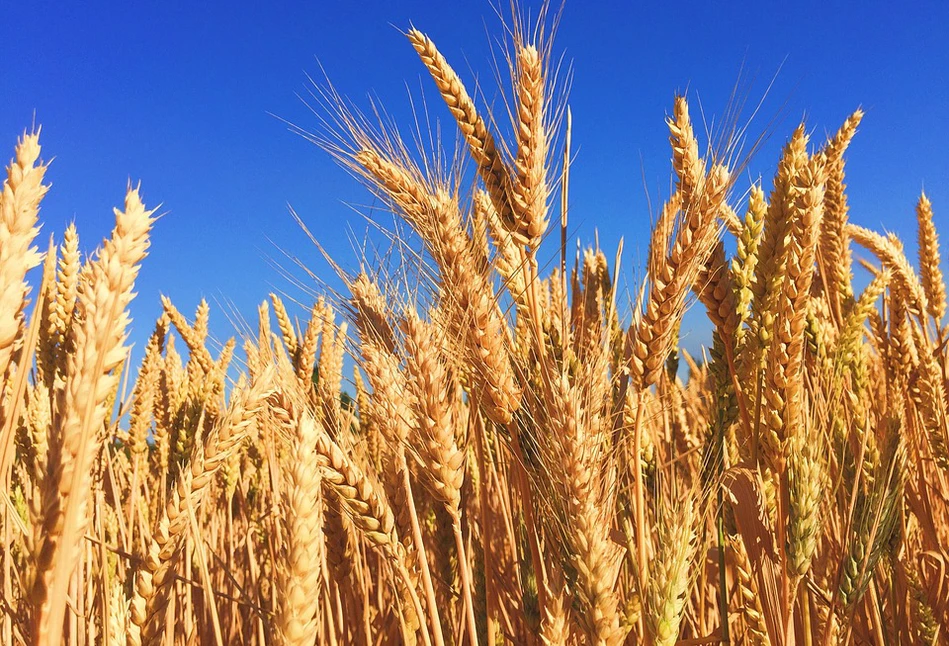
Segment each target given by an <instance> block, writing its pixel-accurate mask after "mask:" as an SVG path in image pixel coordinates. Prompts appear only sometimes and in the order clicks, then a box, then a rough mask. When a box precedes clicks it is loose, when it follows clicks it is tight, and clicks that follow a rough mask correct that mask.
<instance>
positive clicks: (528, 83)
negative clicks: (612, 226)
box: [511, 45, 549, 249]
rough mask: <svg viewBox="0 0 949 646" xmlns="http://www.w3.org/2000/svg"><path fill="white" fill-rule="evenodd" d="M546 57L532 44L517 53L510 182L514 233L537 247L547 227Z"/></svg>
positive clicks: (532, 247)
mask: <svg viewBox="0 0 949 646" xmlns="http://www.w3.org/2000/svg"><path fill="white" fill-rule="evenodd" d="M543 65H544V61H543V59H542V58H541V56H540V54H539V53H538V52H537V49H536V48H535V47H534V46H533V45H528V46H526V47H521V48H520V50H519V51H518V53H517V69H518V72H519V78H518V88H517V89H518V109H517V158H516V159H515V160H514V168H515V175H516V179H515V181H514V182H513V183H512V184H511V188H512V190H511V197H512V200H511V203H512V205H513V207H514V208H513V210H514V219H515V225H514V226H515V228H514V230H513V231H511V233H512V234H513V235H514V236H515V237H517V238H518V239H526V240H527V243H528V245H529V246H530V248H531V249H536V248H537V247H538V245H539V244H540V240H541V238H542V237H543V235H544V232H545V231H546V230H547V222H548V216H547V199H548V192H549V188H548V186H547V163H548V156H547V147H548V133H547V128H546V126H547V124H546V123H545V120H546V118H547V115H546V114H545V110H546V103H545V96H544V90H545V87H544V83H545V79H544V67H543Z"/></svg>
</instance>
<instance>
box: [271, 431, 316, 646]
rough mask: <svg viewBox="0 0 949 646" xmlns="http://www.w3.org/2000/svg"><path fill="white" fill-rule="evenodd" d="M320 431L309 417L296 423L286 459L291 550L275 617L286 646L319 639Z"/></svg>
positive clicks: (283, 565) (285, 562) (280, 571)
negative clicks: (315, 449) (318, 450)
mask: <svg viewBox="0 0 949 646" xmlns="http://www.w3.org/2000/svg"><path fill="white" fill-rule="evenodd" d="M319 432H320V430H319V429H318V427H317V424H316V421H315V420H314V419H313V418H312V417H311V416H309V415H308V414H304V415H303V416H302V417H301V418H300V419H299V420H297V421H296V428H295V433H294V435H293V437H292V438H291V448H290V450H289V451H288V452H287V455H286V458H285V459H286V466H285V467H284V468H285V469H286V470H287V475H288V478H287V488H286V493H285V498H284V505H285V511H284V518H285V519H286V521H285V522H286V525H287V528H286V529H287V543H288V545H287V550H286V552H285V553H283V554H282V555H281V563H280V564H279V568H278V570H277V583H278V586H279V590H280V591H281V595H280V598H279V599H278V603H279V605H278V607H277V612H276V617H275V628H276V635H277V637H278V639H279V640H280V643H282V644H285V645H286V646H291V645H300V646H303V645H305V644H312V643H313V642H314V641H315V640H316V639H317V636H318V634H319V625H318V623H317V611H318V608H319V605H320V575H321V571H320V563H321V558H322V557H321V553H320V552H321V549H322V544H323V539H322V531H323V530H322V506H323V503H322V496H321V485H320V469H319V466H320V460H319V456H318V454H317V453H316V452H315V451H314V448H315V447H316V442H317V438H318V436H319Z"/></svg>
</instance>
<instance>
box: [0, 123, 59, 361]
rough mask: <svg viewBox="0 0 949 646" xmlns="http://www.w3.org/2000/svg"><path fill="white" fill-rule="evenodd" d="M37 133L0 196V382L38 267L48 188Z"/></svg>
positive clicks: (21, 144) (22, 146)
mask: <svg viewBox="0 0 949 646" xmlns="http://www.w3.org/2000/svg"><path fill="white" fill-rule="evenodd" d="M39 156H40V144H39V132H38V131H37V132H35V133H32V134H29V135H27V134H24V135H23V137H21V138H20V140H19V141H18V142H17V146H16V156H15V158H14V159H13V160H12V161H11V162H10V165H9V166H7V178H6V180H4V182H3V192H2V193H0V379H4V377H5V375H6V372H7V367H8V366H9V364H10V360H11V357H12V355H13V349H14V347H13V346H14V342H15V341H16V338H17V335H18V334H19V331H20V324H21V312H22V310H23V307H24V305H25V303H24V300H25V299H26V296H27V294H28V293H29V285H28V284H27V283H26V282H25V277H26V273H27V271H29V270H30V269H32V268H33V267H36V266H37V265H39V264H40V259H41V257H40V254H39V252H38V251H37V249H36V247H33V246H32V244H33V239H34V238H35V237H36V234H37V233H38V232H39V228H38V227H37V226H36V223H37V218H38V217H39V206H40V201H41V200H42V199H43V196H44V195H46V191H47V190H49V185H47V184H43V177H44V176H45V175H46V169H47V165H44V164H43V163H41V162H38V160H39Z"/></svg>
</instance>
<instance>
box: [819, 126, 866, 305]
mask: <svg viewBox="0 0 949 646" xmlns="http://www.w3.org/2000/svg"><path fill="white" fill-rule="evenodd" d="M862 119H863V111H862V110H857V111H856V112H854V113H853V114H852V115H850V116H849V117H848V118H847V120H846V121H844V123H843V125H842V126H841V127H840V130H838V131H837V134H836V135H834V137H833V138H831V139H830V141H828V142H827V144H826V145H825V146H824V156H825V157H826V166H825V167H826V172H827V182H826V191H825V192H824V217H823V220H822V221H821V231H820V243H819V246H818V254H819V263H820V266H821V268H822V269H823V272H822V274H821V280H822V281H826V282H827V285H826V292H827V294H828V295H829V297H830V298H831V299H832V300H833V302H834V305H835V307H836V308H837V309H838V310H839V309H840V307H841V305H842V304H843V303H840V302H839V301H840V299H843V300H844V301H846V300H847V299H849V298H851V297H852V296H853V287H852V286H851V280H852V279H853V276H852V269H851V264H852V260H851V252H850V239H849V237H848V235H847V228H846V227H847V218H848V213H849V206H848V205H847V194H846V188H847V187H846V185H845V184H844V152H846V150H847V147H848V146H849V145H850V141H851V140H852V139H853V136H854V134H855V133H856V131H857V127H858V126H859V125H860V122H861V120H862Z"/></svg>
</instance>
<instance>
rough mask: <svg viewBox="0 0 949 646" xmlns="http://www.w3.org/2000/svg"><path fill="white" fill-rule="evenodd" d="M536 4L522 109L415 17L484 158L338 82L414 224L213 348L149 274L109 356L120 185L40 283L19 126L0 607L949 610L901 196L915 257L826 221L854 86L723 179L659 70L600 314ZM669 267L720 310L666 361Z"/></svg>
mask: <svg viewBox="0 0 949 646" xmlns="http://www.w3.org/2000/svg"><path fill="white" fill-rule="evenodd" d="M535 34H536V36H537V39H536V40H532V39H531V38H530V37H528V36H519V37H515V38H514V39H513V41H512V43H511V47H512V50H513V53H512V55H511V56H510V57H509V59H508V60H509V63H510V67H511V72H512V78H513V81H514V89H515V94H514V96H513V97H512V98H511V100H510V101H511V105H512V106H513V109H512V110H510V114H511V115H512V116H513V119H514V121H515V123H514V126H515V127H514V128H513V129H512V132H513V140H511V141H502V139H501V138H500V136H498V135H492V131H495V132H497V122H496V121H495V120H493V119H490V118H488V117H486V116H485V114H484V113H480V112H479V110H478V108H477V107H476V104H475V101H474V100H473V99H472V96H471V94H469V93H468V92H467V91H466V89H465V86H464V85H463V83H462V80H461V78H460V77H459V76H458V74H456V72H455V71H454V70H453V69H452V68H451V67H450V66H449V64H448V62H447V61H446V60H445V58H444V57H443V56H442V55H441V54H440V53H439V51H438V49H437V48H436V46H435V44H434V43H433V42H432V40H431V39H429V38H428V37H427V36H425V35H424V34H422V33H421V32H419V31H417V30H415V29H412V30H410V31H409V32H408V34H407V35H408V39H409V41H410V43H411V45H412V46H413V47H414V48H415V50H416V51H417V52H418V55H419V57H420V58H421V62H422V64H423V65H424V66H425V68H427V70H428V72H430V73H431V77H432V79H433V80H434V82H435V85H436V87H437V89H438V92H439V93H440V94H441V96H442V97H443V98H444V100H445V102H446V103H447V105H448V107H449V109H450V111H451V114H452V116H453V117H454V118H455V120H457V124H458V127H459V129H460V131H461V139H460V140H461V141H462V142H463V145H464V147H465V148H466V149H467V152H468V153H470V156H471V158H472V160H473V162H474V164H473V168H474V170H475V171H476V173H477V177H476V178H471V177H470V175H467V176H466V175H465V174H464V173H463V172H462V168H463V167H462V166H460V165H458V164H449V165H448V166H450V167H449V168H444V167H443V165H440V164H435V163H422V164H420V163H417V162H415V161H413V157H412V156H411V155H409V154H408V153H407V152H406V148H405V146H404V145H403V144H402V143H401V141H400V140H399V139H398V138H397V137H396V136H395V134H394V133H393V132H392V131H391V130H390V131H387V132H384V133H381V134H380V131H379V130H372V129H370V128H368V127H366V126H365V124H366V123H367V120H365V119H362V118H359V117H357V116H354V114H353V113H352V112H348V111H346V110H340V111H339V112H337V113H336V114H337V116H339V117H340V118H339V119H337V120H336V122H335V123H336V124H337V125H338V126H340V127H339V128H338V129H337V130H336V132H335V135H336V136H337V138H336V139H333V140H332V141H333V142H335V143H332V144H330V145H329V147H330V149H331V151H332V152H333V153H334V154H335V155H336V156H337V157H338V158H339V159H340V160H341V161H342V162H343V163H344V164H345V165H346V166H347V167H348V168H349V169H350V170H352V171H354V172H355V173H357V174H358V175H360V176H361V177H362V178H363V179H364V180H365V181H366V183H367V184H368V186H369V187H370V188H371V189H372V190H373V191H374V192H375V194H376V195H377V196H378V197H379V198H381V199H382V200H383V201H384V202H385V203H386V204H387V205H388V206H390V207H391V209H392V210H393V211H394V212H395V213H396V214H397V215H398V216H399V217H400V218H402V220H404V222H405V223H407V224H408V225H409V227H410V229H411V230H410V231H409V230H407V231H406V232H404V233H403V234H401V236H400V237H399V238H398V239H397V240H396V244H397V246H402V248H403V249H406V250H408V249H410V248H411V240H415V241H416V242H418V246H416V247H415V250H416V251H417V253H415V255H413V254H412V253H410V252H407V253H405V254H404V255H402V256H400V257H401V258H402V260H403V261H404V262H403V266H402V269H401V270H400V269H399V268H398V267H397V268H396V269H392V268H391V267H390V268H389V269H387V270H386V271H383V268H382V265H381V264H375V265H373V264H367V266H370V267H371V266H374V267H375V268H376V269H375V270H371V269H370V270H366V271H364V272H361V273H359V274H357V275H345V276H344V278H345V282H346V284H347V287H348V292H349V293H348V294H347V295H345V296H338V297H337V298H329V297H328V298H326V299H321V300H319V301H318V302H317V303H316V304H315V305H313V307H312V310H311V311H310V312H309V316H308V317H306V318H304V319H303V320H302V321H301V322H297V321H295V320H294V318H293V317H292V316H291V314H290V313H289V312H288V311H287V308H286V307H285V305H284V303H283V302H282V300H281V299H280V298H279V297H277V296H275V295H271V297H270V303H271V305H268V304H267V303H264V304H263V305H261V307H260V310H259V333H257V334H256V335H248V338H246V339H245V340H244V343H243V350H244V353H245V355H246V361H244V362H242V363H241V365H240V366H237V365H235V364H236V363H237V362H235V361H233V360H232V358H233V356H234V350H235V345H236V343H235V342H234V341H233V340H232V341H230V342H228V343H226V344H224V345H223V349H222V348H221V347H220V346H214V345H213V344H209V341H208V316H209V308H208V306H207V304H206V303H204V302H202V303H201V304H200V305H199V306H198V309H197V312H196V314H195V315H194V319H193V321H189V320H188V319H187V318H186V317H185V316H184V315H183V314H182V313H181V312H179V310H178V309H176V307H175V306H174V305H173V304H172V303H171V302H170V301H168V300H165V301H164V302H163V305H164V313H163V315H162V317H161V318H160V320H159V321H158V322H157V324H156V325H155V329H154V333H153V334H152V335H151V337H150V338H149V341H148V344H147V346H146V348H145V352H144V360H143V361H142V365H141V366H140V368H139V369H138V372H137V373H133V372H132V371H131V370H130V369H129V366H128V365H127V360H126V357H127V356H128V348H127V345H126V334H127V326H128V323H129V316H128V307H129V303H130V301H131V299H132V297H133V296H134V294H133V283H134V281H135V278H136V274H137V272H138V268H139V266H140V264H141V262H142V260H143V258H144V257H145V255H146V250H147V248H148V239H149V230H150V227H151V226H152V223H153V218H152V212H151V211H149V210H147V209H146V207H145V206H144V204H143V202H142V199H141V197H140V194H139V192H138V190H137V189H132V188H130V189H129V190H128V192H127V194H126V197H125V208H124V210H118V209H117V210H116V212H115V228H114V230H113V232H112V235H111V237H110V238H109V239H108V240H106V241H105V242H103V244H102V246H101V247H100V248H99V250H98V251H97V252H96V253H94V254H92V255H89V256H87V257H86V258H85V259H83V258H82V257H81V254H80V251H79V249H80V247H79V238H78V236H77V233H76V229H75V228H74V227H70V228H69V229H67V230H66V232H65V235H64V237H63V241H62V243H61V245H60V246H59V248H58V249H57V248H56V247H55V246H54V245H53V244H52V243H51V244H50V248H49V250H48V251H47V252H46V254H45V265H44V268H43V273H42V279H41V281H40V282H39V288H38V289H33V290H31V288H30V286H29V283H28V282H27V274H28V273H29V271H30V270H31V269H32V268H35V267H38V266H39V265H41V264H43V258H44V256H43V254H41V253H39V252H38V250H37V249H36V247H35V246H33V245H34V244H35V242H36V236H37V234H38V226H37V219H38V211H39V206H40V202H41V200H42V198H43V196H44V194H45V192H46V190H47V185H46V184H44V173H45V172H46V169H47V166H46V165H44V164H43V163H42V162H41V161H40V147H39V139H38V133H35V134H27V135H24V137H23V138H22V139H21V140H20V141H19V143H18V145H17V147H16V153H15V158H14V159H13V161H12V162H11V163H10V165H9V167H8V169H7V178H6V180H5V182H4V184H3V192H2V196H0V378H2V383H0V387H2V390H0V432H2V434H0V475H2V478H3V486H2V487H0V491H2V493H3V500H2V504H0V514H2V526H0V527H2V556H0V558H2V571H0V575H2V593H0V616H2V625H0V641H2V643H4V644H59V643H68V644H92V643H103V644H129V645H130V646H132V645H137V644H147V645H151V644H197V643H204V644H237V643H240V644H260V645H263V644H286V645H290V644H300V645H312V644H317V643H319V644H395V643H404V644H418V643H421V644H424V645H425V646H442V645H443V644H470V645H471V646H476V645H478V644H488V645H492V644H499V643H506V644H546V645H556V644H597V645H614V644H640V643H642V644H655V645H657V646H665V645H672V644H676V643H679V644H713V643H733V644H777V645H790V644H797V643H799V644H814V645H829V644H849V643H856V644H874V645H877V646H882V645H883V644H896V643H901V644H910V643H912V644H936V643H942V644H945V643H949V641H947V635H949V620H947V616H949V607H947V605H949V578H947V566H949V552H947V550H949V481H947V478H949V452H947V446H949V399H947V396H949V382H947V371H949V360H947V356H949V354H947V349H946V348H947V339H949V335H947V330H946V328H945V327H943V324H942V322H943V320H944V318H945V313H946V287H945V283H944V279H943V276H942V274H941V271H940V257H939V248H938V241H937V235H936V231H935V227H934V225H933V212H932V208H931V205H930V202H929V201H928V200H927V198H926V196H925V195H923V196H921V197H920V198H919V201H918V204H917V207H916V213H917V216H918V224H919V270H918V271H917V270H915V269H914V268H913V266H912V265H911V263H910V261H909V260H908V259H907V258H906V256H905V255H904V253H903V249H902V245H901V243H900V241H899V240H898V239H897V238H895V237H894V236H888V235H881V234H878V233H875V232H873V231H870V230H867V229H864V228H861V227H858V226H855V225H853V224H851V223H849V222H848V207H847V196H846V192H845V184H844V154H845V151H846V150H847V147H848V145H849V143H850V140H851V138H852V137H853V135H854V133H855V131H856V129H857V126H858V124H859V122H860V119H861V116H862V114H861V113H860V112H859V111H858V112H856V113H854V114H853V116H851V117H850V118H849V119H847V121H846V122H845V123H844V124H843V126H842V127H841V129H840V130H839V131H838V132H837V133H836V134H835V135H834V136H833V137H832V138H830V139H829V140H828V141H826V142H825V143H823V145H819V146H815V145H813V144H811V143H810V142H809V137H808V135H807V134H806V132H805V129H804V127H803V126H802V127H800V128H798V129H797V130H796V131H795V132H794V133H793V135H792V136H791V137H790V140H789V141H788V142H787V145H786V146H785V148H784V151H783V153H782V155H781V158H780V161H779V163H778V167H777V171H776V175H775V177H774V182H773V188H772V189H771V191H770V194H769V195H766V194H765V192H764V190H763V189H762V187H761V186H759V185H754V186H751V187H750V191H748V192H747V193H745V195H747V196H748V198H747V204H742V205H740V206H734V207H733V206H732V205H730V201H732V200H733V199H734V198H733V197H732V196H733V195H734V194H735V193H736V191H735V186H734V183H735V180H734V177H733V172H732V171H730V169H729V168H728V166H727V165H726V164H724V163H723V162H722V160H721V159H719V158H717V156H716V155H715V154H713V153H712V152H706V153H704V154H703V152H702V149H703V146H701V145H700V143H699V141H698V139H697V137H696V134H695V128H694V126H693V123H692V121H691V120H690V116H689V111H688V106H687V104H686V101H685V99H684V98H681V97H679V98H676V99H675V102H674V104H673V108H672V113H671V116H670V117H669V119H668V126H669V131H670V143H671V146H672V167H673V168H672V170H673V172H674V174H675V183H674V188H673V190H672V194H671V196H670V197H669V198H668V200H667V201H666V202H665V204H664V207H663V208H662V211H661V214H660V215H659V216H658V218H657V221H656V224H655V228H654V231H653V234H652V239H651V244H650V248H649V254H648V266H647V267H646V268H645V279H644V281H643V283H642V285H641V286H640V287H638V288H637V289H636V290H635V293H636V294H637V296H636V298H635V303H634V305H633V306H632V308H631V309H632V316H631V321H629V322H626V323H623V322H621V320H620V318H621V316H620V309H621V308H619V307H618V305H617V290H616V289H615V285H616V282H617V275H618V268H617V267H615V266H614V267H612V268H611V267H610V266H609V263H608V260H607V258H606V256H605V255H604V254H603V253H602V252H600V251H599V250H597V249H591V250H588V251H585V252H583V253H582V254H577V257H576V261H575V263H572V262H571V263H568V261H567V254H566V253H565V248H566V233H565V231H566V226H567V222H566V213H565V205H566V203H567V195H566V194H567V188H568V171H569V160H570V154H569V125H568V126H567V135H566V137H560V135H558V134H557V128H558V124H559V123H560V122H561V121H560V119H559V114H560V112H559V108H558V106H557V103H556V102H555V101H553V100H552V98H551V95H552V94H553V92H552V90H551V88H552V85H553V84H552V79H551V75H552V72H551V68H550V66H549V47H548V46H547V43H546V42H544V40H543V39H542V38H541V36H542V34H541V32H540V31H537V32H535ZM327 96H332V95H331V94H328V95H327ZM555 135H556V136H555ZM560 141H563V142H564V143H565V144H566V145H565V146H562V145H560V144H556V145H555V142H560ZM564 147H566V148H567V151H566V154H564ZM469 168H471V167H469ZM465 177H468V179H464V178H465ZM466 187H469V188H470V191H467V190H464V189H465V188H466ZM558 194H559V197H560V200H559V204H558V205H557V206H556V208H555V205H554V203H555V201H557V200H556V196H557V195H558ZM740 199H742V201H744V198H740ZM558 210H559V212H560V218H559V223H560V227H561V254H560V257H559V262H556V261H555V262H554V263H553V265H554V268H553V270H552V271H550V272H549V273H547V272H546V271H545V272H543V273H544V274H545V275H541V274H542V272H541V268H542V267H543V266H545V265H547V264H549V263H548V262H547V260H549V259H547V260H542V259H540V258H539V255H540V254H541V253H542V252H541V240H542V239H543V238H544V237H545V235H546V234H548V233H549V232H550V230H551V225H550V223H551V221H552V220H553V221H556V218H555V217H553V214H554V213H555V212H556V211H558ZM740 212H744V216H743V217H742V216H740V215H738V213H740ZM410 238H411V240H410ZM403 243H404V244H403ZM735 245H736V246H737V250H736V251H735V253H734V255H733V256H732V257H731V258H729V257H728V255H727V253H726V249H731V248H733V246H735ZM855 245H857V246H856V247H855ZM855 253H856V254H857V255H859V256H860V257H861V260H860V264H861V265H862V267H863V268H862V270H861V271H865V272H868V274H869V278H870V280H869V284H868V285H867V286H866V287H865V288H864V289H863V290H862V292H860V293H857V292H856V291H855V290H854V287H853V280H852V278H853V271H854V267H853V260H852V257H853V255H854V254H855ZM571 265H572V266H571ZM400 271H401V272H402V273H401V274H399V272H400ZM400 275H401V278H399V276H400ZM409 278H413V279H414V280H418V281H420V286H414V285H413V286H411V287H407V285H409V284H410V283H409V280H408V279H409ZM858 282H865V281H858ZM695 298H697V299H698V300H700V301H701V303H702V304H704V306H705V307H706V308H707V310H708V316H709V319H710V321H711V324H712V325H713V326H714V342H713V345H712V347H711V348H709V352H708V356H709V359H708V360H707V361H704V362H696V361H694V360H693V359H692V358H691V357H689V356H688V355H687V354H685V353H683V358H684V360H685V361H686V362H687V363H688V377H687V379H684V380H683V379H681V378H680V377H679V376H678V370H677V365H678V359H679V354H680V353H679V350H678V345H679V339H678V336H679V327H680V324H681V320H682V315H683V311H684V309H685V308H686V306H687V305H688V304H689V303H690V302H692V301H693V300H694V299H695ZM272 319H274V320H275V321H276V328H273V327H272ZM347 330H349V333H347ZM176 341H177V342H178V343H180V344H183V345H184V346H185V347H183V348H179V347H178V346H176ZM209 345H210V346H211V347H214V348H216V351H214V352H212V350H211V349H209ZM347 355H349V356H351V357H352V358H353V359H354V361H355V365H356V369H355V374H354V375H353V384H354V390H355V396H354V397H349V396H344V392H345V390H346V388H344V375H343V365H344V358H345V357H346V356H347Z"/></svg>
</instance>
